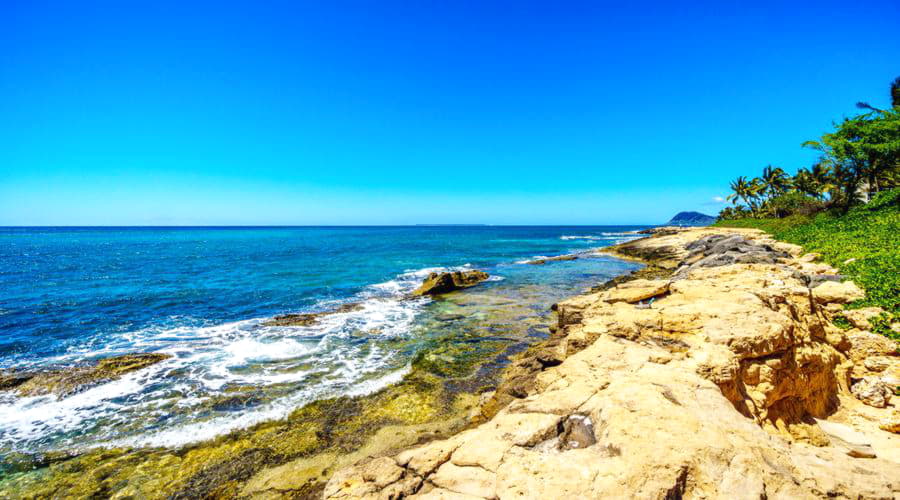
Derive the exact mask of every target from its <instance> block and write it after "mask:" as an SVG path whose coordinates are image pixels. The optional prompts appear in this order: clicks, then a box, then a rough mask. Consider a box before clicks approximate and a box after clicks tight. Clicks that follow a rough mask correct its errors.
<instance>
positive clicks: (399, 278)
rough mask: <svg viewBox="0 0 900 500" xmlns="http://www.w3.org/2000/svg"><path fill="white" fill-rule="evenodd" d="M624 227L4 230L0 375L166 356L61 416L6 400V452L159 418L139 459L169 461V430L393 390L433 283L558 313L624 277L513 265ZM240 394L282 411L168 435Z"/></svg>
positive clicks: (2, 400) (60, 409) (0, 402)
mask: <svg viewBox="0 0 900 500" xmlns="http://www.w3.org/2000/svg"><path fill="white" fill-rule="evenodd" d="M635 229H639V228H637V227H631V226H629V227H623V226H617V227H610V226H605V227H585V226H577V227H561V226H553V227H508V226H501V227H495V226H474V227H295V228H292V227H272V228H260V227H254V228H0V368H5V369H9V368H16V369H23V368H36V367H38V368H39V367H47V366H66V365H70V364H79V363H83V362H86V361H88V360H91V359H94V358H97V357H103V356H109V355H112V354H123V353H128V352H151V351H152V352H166V353H169V354H172V355H173V356H174V358H173V359H172V360H170V361H167V362H164V363H162V364H161V366H155V367H152V368H149V369H146V370H142V371H141V372H138V373H136V374H134V375H133V376H128V377H125V378H123V379H122V380H119V381H116V382H112V383H108V384H104V385H103V386H101V387H97V388H93V389H91V390H89V391H86V392H84V393H80V394H77V395H75V396H71V397H69V398H65V399H63V400H56V399H55V398H53V397H52V396H45V397H38V398H24V399H23V398H14V397H12V396H10V395H8V394H7V395H3V394H2V393H0V450H2V449H4V448H6V449H9V448H21V447H23V446H27V447H48V448H52V447H54V446H55V445H57V444H60V443H65V444H66V445H69V446H72V445H76V444H78V443H79V439H82V438H79V437H78V436H81V435H87V436H90V435H91V434H92V433H93V434H94V435H95V437H94V440H98V439H100V438H101V437H102V438H103V439H106V440H108V439H115V438H125V437H127V436H129V435H130V434H129V431H128V430H127V429H126V428H128V425H126V424H127V423H128V420H129V419H130V418H133V415H132V416H129V413H128V412H129V409H131V408H140V415H142V416H143V415H145V414H148V411H149V410H148V408H153V411H155V412H158V414H159V415H158V418H157V419H156V420H155V422H157V424H155V425H156V429H157V431H158V439H156V440H151V441H148V442H147V443H148V444H172V445H175V444H180V443H181V442H183V441H184V440H185V437H184V436H185V432H184V430H183V429H181V430H179V431H177V432H176V431H175V430H173V429H174V427H173V428H170V427H171V426H176V425H177V426H186V425H192V424H196V427H194V428H192V431H191V432H192V433H193V434H195V435H197V436H201V437H206V436H211V435H215V434H216V433H218V432H222V431H223V430H225V429H227V428H233V427H236V426H240V425H249V424H250V423H252V422H254V421H259V420H261V419H265V418H276V417H278V416H279V415H282V414H283V413H284V411H283V410H284V409H285V408H287V407H290V406H292V405H294V406H296V405H298V404H301V403H303V402H305V401H308V400H311V399H315V398H317V397H325V396H330V395H334V394H339V393H353V392H354V391H356V392H365V391H367V390H373V389H375V388H377V387H380V386H383V385H384V384H386V383H390V382H392V381H396V380H397V377H398V376H401V375H402V369H403V367H404V366H406V365H407V364H408V362H409V357H410V356H412V355H413V354H414V351H415V344H414V343H409V342H407V343H405V344H403V348H402V349H401V348H399V347H397V345H399V344H391V343H390V342H389V341H388V340H386V339H397V338H404V339H407V340H409V339H410V338H413V337H416V336H421V335H423V334H422V333H421V332H422V331H423V330H422V328H419V329H418V330H417V329H416V325H418V324H420V323H421V322H422V319H421V317H422V315H423V314H425V313H427V312H428V311H429V310H430V309H429V308H431V309H434V307H435V306H431V305H429V304H430V301H429V300H428V299H421V300H404V299H403V296H405V295H406V294H407V293H408V292H409V291H411V290H412V289H413V288H414V287H415V286H416V285H417V284H418V283H419V282H420V281H421V279H422V277H424V276H425V275H426V274H427V273H428V271H429V270H432V269H446V268H462V267H467V268H478V269H483V270H486V271H487V272H489V273H490V274H492V275H493V276H494V280H496V281H492V282H490V283H487V284H484V285H481V286H482V287H484V290H488V291H490V290H491V287H492V286H493V287H496V289H497V290H498V291H500V290H503V289H504V287H505V289H507V290H508V289H510V288H511V287H525V286H531V287H534V286H538V287H541V286H542V287H543V288H544V289H545V291H546V294H548V295H546V296H547V297H551V298H557V297H558V296H560V295H562V296H564V295H563V294H568V295H571V294H572V293H576V292H578V291H579V290H580V289H583V288H584V287H585V286H589V285H590V284H592V283H595V282H597V281H599V280H602V279H606V278H608V277H611V276H614V275H616V274H620V273H622V272H625V271H626V270H628V269H630V268H633V266H630V265H628V264H623V263H621V262H619V261H615V260H613V259H609V258H590V259H579V260H577V261H572V262H560V263H553V264H552V265H546V266H527V265H523V264H521V261H522V260H524V259H529V258H532V257H534V256H552V255H559V254H564V253H570V252H578V251H583V250H587V249H590V248H594V247H600V246H606V245H610V244H613V243H616V242H619V241H622V240H623V239H628V238H632V237H633V235H631V234H629V233H628V232H629V231H633V230H635ZM629 266H630V267H629ZM346 302H361V303H363V304H364V308H363V310H362V311H359V312H354V313H349V314H345V315H337V316H334V317H329V318H328V320H327V321H324V322H323V324H322V325H318V326H316V327H311V328H277V327H265V326H262V322H263V321H264V320H265V319H266V318H270V317H271V316H273V315H276V314H281V313H287V312H302V311H317V310H325V309H329V308H332V307H334V306H335V305H337V304H340V303H346ZM546 306H547V304H536V306H535V307H536V308H545V307H546ZM428 328H430V329H433V327H428ZM173 374H177V375H173ZM185 374H186V375H185ZM241 384H244V385H254V386H265V387H269V386H271V387H273V388H277V390H276V389H273V392H272V394H271V395H270V396H271V398H272V401H273V402H276V401H280V402H281V404H280V405H274V406H273V405H268V404H266V405H262V406H263V407H264V408H263V409H261V410H260V411H259V412H258V414H256V415H255V416H253V417H252V418H251V417H248V413H249V412H247V411H244V412H242V414H241V416H240V418H239V419H237V420H235V419H232V421H229V423H228V424H227V425H226V424H223V423H222V422H220V421H216V420H215V418H213V417H215V415H213V416H212V417H210V416H208V415H207V417H209V418H210V419H211V420H206V421H203V422H192V421H190V419H191V418H193V417H190V416H189V415H191V413H192V412H190V411H186V412H183V413H185V415H187V416H183V417H182V418H181V420H179V419H174V420H177V422H175V423H169V422H170V421H172V420H173V419H172V417H171V414H172V413H173V412H175V410H173V408H174V407H188V408H190V407H191V404H193V403H197V404H199V402H202V401H203V400H204V399H205V398H208V397H210V395H211V394H215V393H216V392H217V391H222V390H225V389H227V388H229V387H232V386H235V385H241ZM151 403H152V404H151ZM273 404H274V403H273ZM135 411H137V410H135ZM150 413H151V414H152V413H153V412H150ZM194 413H196V412H194ZM241 419H243V420H241ZM169 431H171V432H169ZM132 434H133V433H132ZM83 439H86V440H87V438H83Z"/></svg>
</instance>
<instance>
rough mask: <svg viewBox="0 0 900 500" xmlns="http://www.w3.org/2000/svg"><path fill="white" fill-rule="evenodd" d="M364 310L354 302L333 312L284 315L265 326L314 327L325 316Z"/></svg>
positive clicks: (276, 317)
mask: <svg viewBox="0 0 900 500" xmlns="http://www.w3.org/2000/svg"><path fill="white" fill-rule="evenodd" d="M362 308H363V306H362V304H360V303H358V302H354V303H351V304H343V305H341V306H339V307H338V308H336V309H334V310H331V311H322V312H314V313H294V314H282V315H279V316H275V317H274V318H272V319H271V320H269V321H266V322H265V323H263V326H312V325H315V324H317V323H318V322H319V320H320V319H321V318H323V317H325V316H331V315H333V314H342V313H349V312H354V311H359V310H361V309H362Z"/></svg>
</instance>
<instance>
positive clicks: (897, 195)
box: [716, 188, 900, 338]
mask: <svg viewBox="0 0 900 500" xmlns="http://www.w3.org/2000/svg"><path fill="white" fill-rule="evenodd" d="M716 225H717V226H723V227H743V228H757V229H762V230H763V231H766V232H768V233H770V234H772V235H773V236H774V237H775V238H777V239H779V240H782V241H787V242H789V243H795V244H798V245H800V246H802V247H803V248H804V249H805V250H806V251H808V252H816V253H819V254H821V255H822V258H823V259H824V260H825V261H826V262H828V263H829V264H831V265H832V266H834V267H836V268H837V269H838V270H839V271H840V272H841V273H842V274H844V275H846V276H847V277H848V278H849V279H852V280H853V281H854V282H855V283H856V284H858V285H860V286H861V287H863V288H864V289H865V290H866V298H865V299H863V300H860V301H857V302H855V303H853V304H851V305H850V306H849V307H851V308H855V307H867V306H878V307H881V308H883V309H884V310H885V311H886V314H885V316H884V317H882V318H880V319H879V320H878V321H875V322H874V325H873V328H872V330H873V331H877V332H878V333H882V334H884V335H887V336H890V337H893V338H898V336H897V334H896V333H895V332H893V331H892V330H891V329H890V325H891V324H892V323H895V322H897V321H900V244H898V241H900V188H895V189H892V190H890V191H884V192H881V193H879V194H878V195H876V196H875V197H874V198H873V199H872V201H871V202H869V203H868V204H866V205H860V206H857V207H854V208H853V209H851V210H850V211H849V212H847V213H846V214H841V213H839V212H836V211H825V212H820V213H819V214H817V215H816V216H814V217H813V216H809V215H802V214H795V215H790V216H788V217H784V218H781V219H776V218H769V219H750V218H744V219H738V220H723V221H719V222H717V223H716Z"/></svg>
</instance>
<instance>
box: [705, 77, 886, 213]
mask: <svg viewBox="0 0 900 500" xmlns="http://www.w3.org/2000/svg"><path fill="white" fill-rule="evenodd" d="M898 97H900V78H897V79H896V80H894V81H893V82H892V84H891V103H892V108H891V109H879V108H876V107H874V106H872V105H870V104H868V103H865V102H859V103H857V107H858V108H860V109H863V110H865V111H866V112H865V113H863V114H860V115H857V116H854V117H850V118H844V120H843V121H842V122H840V123H835V124H834V128H835V129H834V131H833V132H829V133H826V134H824V135H822V137H821V138H820V139H819V140H815V141H806V142H804V143H803V147H806V148H810V149H813V150H815V151H818V152H819V153H820V157H819V159H818V161H816V163H815V164H813V165H812V166H810V167H809V168H800V169H798V170H797V173H796V174H795V175H794V176H793V177H792V176H790V175H788V174H787V173H786V172H785V171H784V170H783V169H781V168H779V167H774V166H772V165H769V166H767V167H765V168H764V169H763V171H762V175H760V176H759V177H754V178H752V179H748V178H747V177H744V176H741V177H738V178H737V179H735V180H734V181H732V183H731V186H730V187H731V191H732V194H730V195H729V196H728V200H729V201H731V202H732V203H733V205H734V206H731V207H727V208H725V209H724V210H722V212H721V213H719V219H720V220H733V219H744V218H747V217H753V218H770V217H775V218H780V217H787V216H790V215H795V214H799V215H811V214H813V213H816V212H818V211H821V210H824V209H827V208H838V209H840V210H842V211H843V212H847V211H848V210H850V208H851V207H853V206H854V205H858V204H859V203H864V202H866V201H868V200H870V199H871V198H872V197H873V196H874V195H875V194H877V193H879V192H881V191H885V190H889V189H892V188H895V187H898V186H900V99H898ZM739 202H740V204H738V203H739Z"/></svg>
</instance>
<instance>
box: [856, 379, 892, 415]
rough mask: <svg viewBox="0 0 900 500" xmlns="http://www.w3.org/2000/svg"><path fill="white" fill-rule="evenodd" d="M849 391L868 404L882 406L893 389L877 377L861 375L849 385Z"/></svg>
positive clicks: (885, 403) (889, 397)
mask: <svg viewBox="0 0 900 500" xmlns="http://www.w3.org/2000/svg"><path fill="white" fill-rule="evenodd" d="M850 392H852V393H853V395H854V396H856V398H857V399H859V400H860V401H862V402H863V403H865V404H867V405H869V406H874V407H875V408H884V407H885V406H887V404H888V402H889V401H890V400H891V393H892V392H893V390H892V388H891V387H890V386H889V385H887V384H886V383H884V382H883V381H882V380H881V379H880V378H878V377H863V378H862V379H861V380H860V381H858V382H856V383H855V384H853V386H852V387H850Z"/></svg>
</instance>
